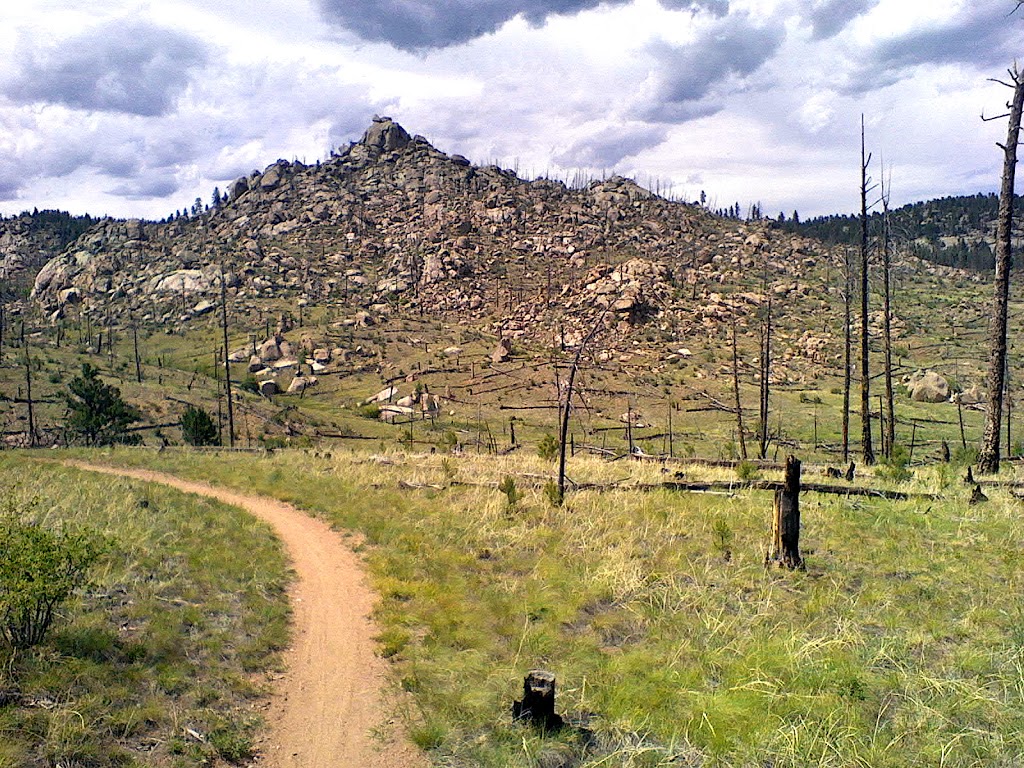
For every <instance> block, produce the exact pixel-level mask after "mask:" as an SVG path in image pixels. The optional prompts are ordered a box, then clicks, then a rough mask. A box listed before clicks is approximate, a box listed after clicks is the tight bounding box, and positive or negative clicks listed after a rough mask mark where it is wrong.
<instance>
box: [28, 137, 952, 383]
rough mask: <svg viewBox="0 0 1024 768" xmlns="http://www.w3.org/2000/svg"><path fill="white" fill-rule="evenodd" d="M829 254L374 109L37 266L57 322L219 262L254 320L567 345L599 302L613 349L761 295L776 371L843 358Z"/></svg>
mask: <svg viewBox="0 0 1024 768" xmlns="http://www.w3.org/2000/svg"><path fill="white" fill-rule="evenodd" d="M838 263H839V259H838V256H837V255H836V254H833V253H832V250H831V248H830V247H829V246H825V245H822V244H821V243H820V242H819V241H816V240H814V239H811V238H806V237H802V236H800V235H797V234H793V233H790V232H785V231H781V230H780V229H778V228H776V227H774V226H772V225H770V224H769V223H767V222H743V221H738V220H734V219H727V218H721V217H717V216H714V215H712V214H711V213H709V212H708V211H706V210H704V209H703V208H701V207H699V206H696V205H691V204H687V203H680V202H673V201H669V200H666V199H664V198H661V197H659V196H657V195H655V194H653V193H651V192H650V191H648V190H646V189H643V188H641V187H639V186H638V185H637V184H635V183H634V182H633V181H631V180H629V179H625V178H620V177H614V178H610V179H605V180H602V181H595V182H592V183H590V184H589V185H587V186H586V187H585V188H582V189H571V188H568V187H566V186H565V185H564V184H562V183H560V182H554V181H550V180H545V179H540V180H535V181H527V180H524V179H521V178H519V177H517V176H516V175H515V174H514V173H512V172H511V171H508V170H503V169H501V168H498V167H497V166H488V167H477V166H474V165H472V164H471V163H470V162H469V161H468V160H467V159H466V158H464V157H462V156H460V155H457V154H455V155H449V154H446V153H444V152H442V151H440V150H438V149H436V148H435V147H433V146H431V145H430V144H429V143H428V142H427V141H426V140H425V139H423V138H422V137H419V136H410V135H409V133H407V132H406V131H405V129H403V128H402V127H401V126H400V125H398V124H397V123H395V122H393V121H391V120H390V119H388V118H377V119H375V120H374V122H373V124H372V125H371V126H370V127H369V129H368V130H367V131H366V133H365V135H364V136H363V138H362V139H361V140H360V141H359V142H356V143H354V144H352V145H350V146H348V147H346V148H343V149H341V150H340V151H338V152H335V153H332V156H331V157H330V158H328V159H327V160H325V161H323V162H318V163H317V164H315V165H304V164H302V163H297V162H287V161H284V160H279V161H278V162H276V163H274V164H273V165H271V166H269V167H268V168H266V169H265V170H264V171H263V172H262V173H256V172H254V173H253V174H252V175H251V176H249V177H244V178H240V179H238V180H236V181H235V182H234V183H233V184H232V185H231V186H230V189H229V191H228V194H227V197H226V199H225V201H224V202H223V203H222V204H221V205H219V206H218V207H216V208H214V209H211V210H210V211H208V212H206V213H202V214H199V215H196V216H193V217H189V218H176V219H174V220H171V221H167V222H159V223H154V222H145V221H138V220H129V221H115V220H105V221H102V222H100V223H98V224H97V225H95V226H94V227H93V228H92V229H90V230H89V231H88V232H87V233H85V234H84V235H83V236H82V237H80V238H79V239H77V240H76V241H75V242H74V243H72V244H71V246H70V247H69V248H68V249H67V250H66V251H65V252H64V253H63V254H61V255H60V256H59V257H57V258H54V259H52V260H51V261H49V262H48V263H47V264H46V265H45V267H43V268H42V269H41V270H40V271H39V273H38V275H37V277H36V280H35V287H34V290H33V297H34V299H35V300H36V301H37V302H38V304H39V305H40V306H41V307H42V308H43V309H44V310H45V311H46V313H47V314H48V315H49V317H50V318H51V320H53V321H57V320H59V319H60V318H61V317H65V316H68V315H69V314H72V315H75V316H77V317H79V318H80V317H81V316H82V315H83V314H85V315H89V316H92V317H93V318H94V320H98V319H103V321H104V322H105V323H111V322H114V323H118V322H120V323H122V324H123V323H127V321H128V318H129V317H131V318H133V320H134V321H141V322H142V323H143V324H150V325H158V326H160V327H162V328H165V329H168V330H172V329H183V328H187V327H188V326H189V324H190V323H194V322H195V321H196V318H198V317H201V316H203V315H205V314H206V313H208V312H211V311H212V310H213V309H214V307H215V304H216V302H217V301H218V297H219V292H220V283H221V277H222V276H223V280H224V286H225V288H226V294H227V298H228V304H229V309H230V311H231V313H232V317H234V318H242V319H243V320H242V322H243V323H246V322H248V323H249V327H250V328H251V329H252V328H257V327H261V326H260V324H259V319H258V318H262V317H264V315H265V312H266V311H267V309H268V307H270V306H271V304H272V303H273V304H274V306H276V307H278V308H281V307H282V306H283V307H284V308H285V309H286V310H287V311H288V312H290V313H292V314H298V313H299V312H301V307H302V306H303V305H306V304H313V305H317V306H332V307H334V308H335V309H336V311H337V313H338V315H339V316H340V320H341V322H346V323H359V324H362V325H366V324H370V323H374V322H377V321H379V320H381V319H382V318H384V317H388V316H390V317H399V316H406V317H424V316H426V317H438V318H448V319H456V320H458V321H459V322H461V323H464V324H470V325H472V326H474V327H476V328H479V329H482V330H484V331H486V332H488V333H493V334H495V335H497V336H498V337H501V338H507V339H511V340H522V341H523V343H526V344H533V345H534V346H536V347H537V348H543V347H546V348H551V347H553V346H557V347H559V348H561V349H566V348H572V347H574V346H575V345H577V344H578V343H579V342H580V340H581V339H582V338H583V336H584V334H585V333H586V332H587V330H588V328H589V327H590V326H591V325H592V324H593V322H594V316H595V314H596V313H597V312H599V311H602V310H603V309H605V308H607V309H608V312H607V313H606V315H605V324H606V325H608V326H613V327H615V328H616V329H617V331H616V333H615V334H614V336H613V337H612V340H611V341H610V342H608V343H609V344H611V345H612V347H613V348H612V349H610V350H609V351H608V352H607V354H608V355H615V354H618V353H620V352H622V351H624V350H625V351H627V352H631V351H634V349H635V348H636V347H637V346H643V347H647V348H650V347H657V348H659V350H660V351H659V352H658V354H662V355H663V354H666V349H668V348H671V347H672V345H673V344H675V345H676V346H678V344H679V343H681V344H685V343H687V342H688V341H689V340H691V339H693V338H695V337H696V338H698V339H702V340H703V339H707V340H714V339H718V340H724V339H725V338H726V337H727V334H728V332H729V329H730V328H731V326H732V325H733V324H734V323H735V324H736V325H738V328H739V332H740V334H741V335H752V334H753V332H754V331H753V330H752V323H751V321H752V320H753V319H754V318H755V317H756V316H757V314H758V312H759V311H760V312H762V313H763V311H764V308H765V307H766V306H767V299H768V297H769V296H771V297H774V299H775V312H776V315H777V319H776V326H777V328H778V331H779V338H778V344H779V350H780V359H781V360H782V361H783V365H784V364H785V361H786V360H787V359H790V360H793V361H795V364H794V366H793V370H791V371H786V369H785V368H784V367H783V368H782V369H780V370H779V371H778V372H777V375H778V376H779V378H780V380H783V381H785V380H787V379H793V380H798V379H801V378H802V377H804V376H806V375H813V371H814V368H815V366H819V365H823V364H826V363H827V364H834V363H835V361H836V360H838V355H839V349H838V342H837V341H836V334H835V324H834V323H832V328H828V327H824V325H825V324H822V327H814V326H815V325H819V322H818V321H815V322H814V323H813V324H812V323H811V322H810V318H812V317H816V316H819V315H821V314H822V313H824V314H825V315H827V316H832V315H834V314H835V313H836V312H837V311H838V307H839V306H840V301H839V300H838V296H839V293H840V280H839V276H838V270H837V269H836V266H835V265H837V264H838ZM901 268H903V269H905V270H909V269H913V270H918V269H921V268H922V267H921V266H920V264H914V265H908V264H904V265H903V266H902V267H901ZM927 269H928V270H929V271H931V272H932V273H935V272H936V271H941V270H942V268H940V267H928V268H927ZM97 325H98V323H97ZM897 325H899V323H898V322H897ZM666 345H667V347H666ZM668 354H672V353H671V352H668ZM796 363H798V364H796Z"/></svg>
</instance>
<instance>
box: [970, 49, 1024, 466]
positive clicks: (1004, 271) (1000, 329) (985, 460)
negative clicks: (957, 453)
mask: <svg viewBox="0 0 1024 768" xmlns="http://www.w3.org/2000/svg"><path fill="white" fill-rule="evenodd" d="M1010 79H1011V81H1012V83H1013V85H1012V86H1011V87H1012V88H1013V100H1012V101H1011V102H1010V104H1009V107H1010V112H1009V114H1008V115H1007V117H1009V129H1008V130H1007V137H1006V144H1000V145H999V146H1000V147H1002V149H1003V178H1002V185H1001V187H1000V190H999V216H998V218H997V220H996V254H995V256H996V279H995V292H994V296H993V299H992V319H991V322H990V325H989V334H988V343H989V362H988V407H987V409H986V411H985V432H984V434H983V436H982V440H981V450H980V451H979V452H978V471H979V472H981V473H982V474H993V473H995V472H998V471H999V436H1000V434H999V433H1000V429H999V428H1000V426H1001V420H1002V415H1003V389H1004V384H1005V379H1004V376H1005V371H1006V325H1007V313H1008V308H1009V295H1010V268H1011V266H1012V254H1011V246H1012V237H1013V232H1012V229H1013V193H1014V178H1015V174H1016V168H1017V142H1018V140H1019V138H1020V121H1021V111H1022V109H1024V74H1022V73H1021V72H1020V71H1019V70H1018V69H1017V67H1016V66H1014V68H1013V69H1012V70H1011V71H1010ZM1007 85H1009V84H1007Z"/></svg>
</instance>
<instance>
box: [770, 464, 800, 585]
mask: <svg viewBox="0 0 1024 768" xmlns="http://www.w3.org/2000/svg"><path fill="white" fill-rule="evenodd" d="M769 559H770V560H771V561H773V562H776V563H778V564H779V565H780V566H783V567H785V568H789V569H791V570H792V569H794V568H800V567H801V566H803V559H802V558H801V557H800V460H799V459H798V458H797V457H796V456H789V457H787V458H786V476H785V481H784V483H783V488H782V490H779V491H776V492H775V509H774V515H773V516H772V549H771V553H770V554H769Z"/></svg>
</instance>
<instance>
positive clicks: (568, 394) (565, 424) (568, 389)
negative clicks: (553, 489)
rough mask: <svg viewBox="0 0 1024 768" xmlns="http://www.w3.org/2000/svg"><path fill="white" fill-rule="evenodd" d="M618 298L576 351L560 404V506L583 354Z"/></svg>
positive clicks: (599, 316) (598, 319) (595, 323)
mask: <svg viewBox="0 0 1024 768" xmlns="http://www.w3.org/2000/svg"><path fill="white" fill-rule="evenodd" d="M618 298H619V297H618V295H616V296H615V298H613V299H612V300H611V301H609V302H608V305H607V306H606V307H605V308H604V310H602V312H601V314H600V315H598V316H597V320H596V321H595V322H594V327H593V328H591V329H590V333H588V334H587V337H586V338H585V339H584V340H583V342H582V343H581V344H580V348H579V349H578V350H576V357H575V358H573V361H572V367H571V368H570V369H569V380H568V381H567V382H566V386H565V402H564V403H560V404H561V409H560V410H561V416H562V424H561V428H560V430H559V433H558V497H557V499H556V501H557V503H558V504H559V505H561V504H562V503H563V502H564V501H565V447H566V443H567V441H568V439H569V413H570V411H571V410H572V388H573V385H574V384H575V383H576V372H577V371H578V370H579V368H580V361H581V360H582V359H583V353H584V352H585V351H586V349H587V347H588V346H589V345H590V342H591V341H593V340H594V337H595V336H597V332H598V331H599V330H601V328H602V327H603V326H602V324H603V323H604V317H605V315H607V314H608V310H609V308H610V307H612V306H613V305H614V304H615V302H616V301H618ZM556 373H557V368H556Z"/></svg>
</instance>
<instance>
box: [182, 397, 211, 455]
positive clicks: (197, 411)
mask: <svg viewBox="0 0 1024 768" xmlns="http://www.w3.org/2000/svg"><path fill="white" fill-rule="evenodd" d="M181 436H182V438H183V439H184V440H185V442H186V443H188V444H189V445H216V444H217V443H218V442H219V440H218V438H217V425H216V424H215V423H214V421H213V417H212V416H210V414H209V413H207V412H206V411H204V410H203V409H202V408H196V407H195V406H194V405H190V406H188V407H187V408H186V409H185V412H184V413H183V414H182V415H181Z"/></svg>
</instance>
